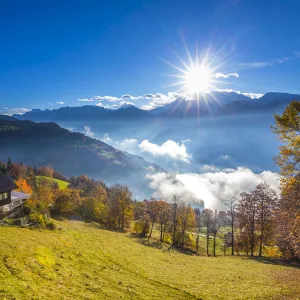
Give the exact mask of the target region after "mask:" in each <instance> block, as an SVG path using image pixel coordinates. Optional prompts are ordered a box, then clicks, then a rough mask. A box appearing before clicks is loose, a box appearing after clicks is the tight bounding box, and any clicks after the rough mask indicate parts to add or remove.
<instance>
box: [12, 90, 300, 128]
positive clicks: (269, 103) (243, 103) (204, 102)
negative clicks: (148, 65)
mask: <svg viewBox="0 0 300 300" xmlns="http://www.w3.org/2000/svg"><path fill="white" fill-rule="evenodd" d="M294 100H297V101H300V95H298V94H288V93H277V92H270V93H267V94H265V95H263V96H262V97H260V98H256V99H251V98H250V97H248V96H246V95H243V94H240V93H236V92H216V91H214V92H212V93H210V94H205V95H202V96H200V98H199V99H198V100H186V99H183V98H178V99H176V100H175V101H173V102H171V103H168V104H166V105H164V106H161V107H157V108H154V109H152V110H142V109H140V108H137V107H135V106H129V107H123V108H119V109H115V110H112V109H106V108H103V107H98V106H95V105H86V106H81V107H62V108H59V109H54V110H48V109H46V110H40V109H33V110H31V111H29V112H27V113H25V114H23V115H14V117H15V118H18V119H20V120H31V121H37V122H43V121H47V122H59V121H101V120H110V119H111V120H116V119H118V120H126V119H127V120H130V119H133V118H134V119H135V120H136V119H140V120H151V119H155V118H166V117H167V118H178V117H205V116H210V115H215V116H220V115H228V114H235V115H236V114H249V113H251V114H252V113H262V112H269V113H272V114H274V113H278V112H281V111H282V110H283V109H284V108H285V107H286V105H287V104H288V103H289V102H291V101H294Z"/></svg>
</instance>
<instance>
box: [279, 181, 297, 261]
mask: <svg viewBox="0 0 300 300" xmlns="http://www.w3.org/2000/svg"><path fill="white" fill-rule="evenodd" d="M290 183H291V184H288V185H285V186H284V188H283V190H282V195H281V198H280V200H279V204H278V206H279V209H278V212H277V215H276V218H277V229H278V237H277V242H278V245H279V248H280V250H281V251H282V253H283V255H284V257H286V258H292V259H298V260H300V180H296V179H295V180H294V182H290Z"/></svg>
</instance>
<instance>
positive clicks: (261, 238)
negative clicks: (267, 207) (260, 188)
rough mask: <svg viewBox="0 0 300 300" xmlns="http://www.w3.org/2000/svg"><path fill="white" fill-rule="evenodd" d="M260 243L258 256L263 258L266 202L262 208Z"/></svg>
mask: <svg viewBox="0 0 300 300" xmlns="http://www.w3.org/2000/svg"><path fill="white" fill-rule="evenodd" d="M260 222H261V224H260V243H259V254H258V256H262V246H263V240H264V229H265V228H264V202H262V208H261V218H260Z"/></svg>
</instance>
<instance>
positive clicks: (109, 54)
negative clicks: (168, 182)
mask: <svg viewBox="0 0 300 300" xmlns="http://www.w3.org/2000/svg"><path fill="white" fill-rule="evenodd" d="M299 10H300V2H299V1H297V0H295V1H288V0H286V1H276V0H273V1H269V0H265V1H255V0H252V1H242V0H228V1H226V0H225V1H213V0H212V1H202V0H195V1H192V0H185V1H178V0H156V1H145V0H136V1H134V0H127V1H123V0H119V1H114V0H110V1H100V0H98V1H91V0H85V1H76V0H73V1H64V0H60V1H13V0H12V1H5V2H4V1H2V2H1V8H0V37H1V47H0V111H1V110H2V111H3V110H4V107H8V108H10V109H11V108H37V107H39V108H46V107H47V108H55V107H60V106H62V105H82V104H83V103H88V102H80V101H78V99H92V97H94V96H100V97H101V96H111V97H116V98H118V99H119V98H120V99H121V97H122V95H125V94H130V95H133V96H135V97H136V98H138V99H135V101H139V99H142V98H143V97H142V95H145V94H152V95H153V94H156V93H162V94H164V95H167V93H168V92H176V91H177V89H178V87H176V86H175V87H174V86H170V84H172V83H173V82H174V77H172V76H170V75H172V74H173V75H174V74H176V70H175V69H174V68H172V67H171V66H170V65H168V64H167V63H165V61H168V62H170V63H172V64H175V65H177V66H180V61H179V59H178V57H181V58H182V59H183V60H184V61H188V58H187V55H186V49H185V47H184V41H185V43H186V45H187V48H188V49H189V50H190V52H191V54H192V56H193V57H194V55H195V52H196V47H198V53H199V58H200V60H201V59H202V57H203V55H204V54H205V53H207V49H208V48H209V49H210V50H209V52H208V53H209V57H210V58H214V59H213V63H212V65H213V67H216V66H218V68H217V72H220V73H222V74H228V73H237V74H238V75H239V77H236V76H228V78H222V80H220V82H218V83H217V85H216V88H218V89H233V90H238V91H242V92H252V93H266V92H268V91H281V92H290V93H300V86H299V78H300V39H299V28H300V18H299V14H298V12H299ZM177 73H178V72H177ZM143 100H145V98H143ZM62 103H64V104H62ZM90 103H92V102H90Z"/></svg>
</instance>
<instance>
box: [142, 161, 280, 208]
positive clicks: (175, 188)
mask: <svg viewBox="0 0 300 300" xmlns="http://www.w3.org/2000/svg"><path fill="white" fill-rule="evenodd" d="M212 169H213V168H212ZM147 178H148V179H149V180H150V187H151V188H152V189H153V190H155V192H154V193H153V196H154V197H158V198H159V197H162V198H164V199H166V200H168V201H171V200H172V197H173V195H177V196H180V198H181V200H183V201H185V202H187V203H190V204H195V203H197V202H198V201H199V200H203V201H204V203H205V207H206V208H213V209H214V208H222V204H223V203H224V202H225V201H226V200H229V199H230V198H231V197H232V196H239V195H240V194H241V193H242V192H247V191H250V190H251V189H254V188H255V187H256V185H258V184H259V183H262V182H264V181H265V182H267V183H268V184H269V185H270V187H271V188H273V189H275V190H276V191H277V192H278V191H279V175H278V173H273V172H271V171H263V172H261V173H259V174H256V173H254V172H252V171H251V170H250V169H248V168H242V167H240V168H237V169H225V170H221V171H219V170H217V169H216V171H215V172H207V173H202V174H197V173H184V174H168V173H156V174H148V175H147Z"/></svg>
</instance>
